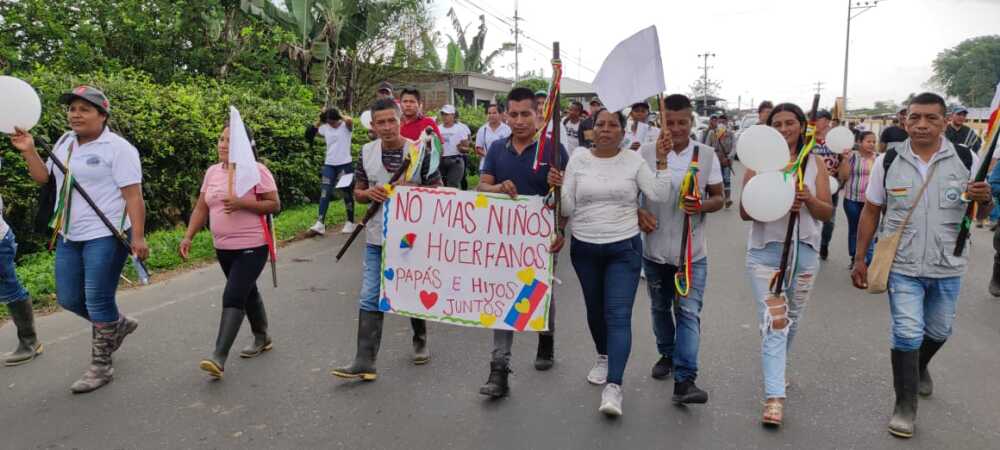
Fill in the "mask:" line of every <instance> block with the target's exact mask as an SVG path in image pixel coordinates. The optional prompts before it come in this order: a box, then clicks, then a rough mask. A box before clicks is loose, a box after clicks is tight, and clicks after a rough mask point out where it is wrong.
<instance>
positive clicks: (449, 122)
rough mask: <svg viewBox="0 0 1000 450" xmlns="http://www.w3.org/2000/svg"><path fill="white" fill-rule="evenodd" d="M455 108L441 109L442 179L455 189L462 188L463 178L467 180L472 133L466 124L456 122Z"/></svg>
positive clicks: (445, 107)
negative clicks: (466, 170) (466, 166)
mask: <svg viewBox="0 0 1000 450" xmlns="http://www.w3.org/2000/svg"><path fill="white" fill-rule="evenodd" d="M456 112H457V111H456V110H455V107H454V106H452V105H444V106H442V107H441V126H440V127H438V129H439V130H440V131H441V140H442V142H441V146H442V152H441V165H440V168H441V177H442V178H443V179H444V184H445V186H448V187H453V188H456V189H458V188H461V187H462V178H465V158H464V157H463V156H464V155H465V154H466V153H468V152H469V137H470V136H471V135H472V131H471V130H469V127H467V126H466V125H465V124H464V123H459V122H457V120H456V117H455V114H456Z"/></svg>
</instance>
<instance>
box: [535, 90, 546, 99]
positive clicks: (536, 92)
mask: <svg viewBox="0 0 1000 450" xmlns="http://www.w3.org/2000/svg"><path fill="white" fill-rule="evenodd" d="M548 96H549V93H548V92H545V91H543V90H537V91H535V97H548Z"/></svg>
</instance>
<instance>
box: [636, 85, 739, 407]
mask: <svg viewBox="0 0 1000 450" xmlns="http://www.w3.org/2000/svg"><path fill="white" fill-rule="evenodd" d="M664 104H666V108H665V110H664V111H661V112H660V113H661V114H663V116H662V121H663V122H665V124H666V126H665V128H664V129H663V130H662V132H661V134H660V137H659V139H658V140H657V142H656V143H653V144H645V145H643V146H642V148H641V149H640V150H639V151H640V152H641V153H642V156H643V158H644V159H645V160H646V162H647V163H648V164H650V165H651V167H655V166H656V147H657V146H669V147H670V149H671V150H670V152H669V153H668V154H667V167H668V169H669V171H670V175H671V178H672V180H671V183H670V184H671V186H676V187H677V188H676V189H674V191H675V192H677V193H678V195H680V187H681V186H682V185H683V182H684V179H685V177H686V175H687V174H688V172H689V171H690V169H691V166H692V165H693V164H694V162H693V161H694V156H695V155H696V154H697V156H698V159H697V165H698V170H699V172H698V186H693V188H696V189H697V191H696V192H697V193H698V194H699V195H700V198H699V197H693V196H690V195H686V196H685V200H684V209H683V210H681V209H680V208H679V207H678V200H677V197H675V196H670V197H669V198H667V199H666V200H665V201H660V202H653V201H650V200H649V199H645V201H644V206H643V209H640V210H639V225H640V228H641V229H642V231H643V233H644V234H643V237H644V241H643V267H644V269H645V272H646V287H647V289H648V290H649V298H650V309H651V313H652V322H653V334H655V335H656V347H657V350H658V351H659V353H660V360H659V361H657V363H656V365H654V366H653V370H652V376H653V378H655V379H663V378H666V377H667V376H668V375H670V373H671V372H673V373H674V395H673V401H674V403H677V404H690V403H705V402H707V401H708V393H707V392H705V391H703V390H701V389H699V388H698V386H696V385H695V378H697V376H698V347H699V341H700V337H701V308H702V303H703V296H704V293H705V282H706V279H707V274H708V259H707V253H708V251H707V248H706V239H705V214H707V213H713V212H716V211H718V210H720V209H722V207H723V200H724V196H723V184H722V183H723V178H722V171H721V169H720V164H719V158H718V156H717V155H716V152H715V150H714V149H713V148H712V147H708V146H706V145H704V144H700V143H698V142H695V141H692V140H691V138H690V136H691V127H692V126H693V124H694V114H693V111H694V109H693V106H692V104H691V100H690V99H689V98H687V97H685V96H683V95H679V94H677V95H671V96H668V97H667V98H665V99H664ZM675 136H676V137H675ZM686 220H689V221H690V226H691V229H690V231H691V233H690V234H689V235H688V236H682V235H683V234H684V233H683V231H684V223H685V221H686ZM688 237H690V239H687V238H688ZM682 241H686V243H687V246H688V247H689V248H690V250H691V251H690V254H691V257H690V258H688V257H687V255H688V249H687V248H681V243H682ZM685 266H687V267H688V268H689V269H690V277H687V276H685V275H684V274H685V273H686V272H685V271H684V268H685ZM678 272H679V273H680V276H681V283H682V286H683V287H684V289H685V290H684V291H683V292H681V293H678V292H677V289H675V286H674V279H675V276H677V275H678ZM681 294H683V295H681ZM675 320H676V325H675Z"/></svg>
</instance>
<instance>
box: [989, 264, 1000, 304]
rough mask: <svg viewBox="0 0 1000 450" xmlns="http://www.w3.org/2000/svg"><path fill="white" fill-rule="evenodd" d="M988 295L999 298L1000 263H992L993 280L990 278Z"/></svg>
mask: <svg viewBox="0 0 1000 450" xmlns="http://www.w3.org/2000/svg"><path fill="white" fill-rule="evenodd" d="M990 295H992V296H994V297H1000V261H993V278H990Z"/></svg>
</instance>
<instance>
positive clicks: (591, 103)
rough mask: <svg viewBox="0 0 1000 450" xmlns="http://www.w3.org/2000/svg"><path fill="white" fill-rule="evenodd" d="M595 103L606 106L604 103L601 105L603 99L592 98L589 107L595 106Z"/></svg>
mask: <svg viewBox="0 0 1000 450" xmlns="http://www.w3.org/2000/svg"><path fill="white" fill-rule="evenodd" d="M594 103H597V104H598V105H600V106H604V103H601V99H599V98H597V97H594V98H591V99H590V103H589V105H590V106H594Z"/></svg>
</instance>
